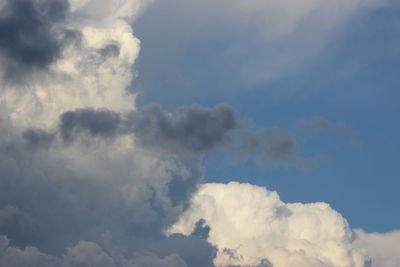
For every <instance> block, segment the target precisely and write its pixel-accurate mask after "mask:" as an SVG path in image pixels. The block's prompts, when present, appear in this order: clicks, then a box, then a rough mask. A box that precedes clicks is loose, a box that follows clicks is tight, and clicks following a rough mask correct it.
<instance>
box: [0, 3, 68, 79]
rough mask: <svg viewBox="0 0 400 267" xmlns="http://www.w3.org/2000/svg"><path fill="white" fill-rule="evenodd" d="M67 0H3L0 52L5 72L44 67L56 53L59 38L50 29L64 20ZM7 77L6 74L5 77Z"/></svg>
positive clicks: (0, 24) (58, 53) (57, 51)
mask: <svg viewBox="0 0 400 267" xmlns="http://www.w3.org/2000/svg"><path fill="white" fill-rule="evenodd" d="M68 9H69V3H68V1H67V0H38V1H33V0H6V1H4V4H3V5H2V8H1V10H0V53H1V54H2V57H3V60H5V61H6V62H7V64H5V65H3V67H5V68H6V72H7V75H11V74H12V76H13V77H14V78H15V79H20V77H18V75H19V74H21V75H22V74H23V72H22V70H26V69H31V68H44V67H46V66H47V65H48V64H50V63H52V62H54V61H55V60H56V59H57V58H58V57H59V56H60V51H61V47H62V40H61V37H60V36H59V34H58V33H57V32H56V31H55V30H54V29H55V25H56V24H57V23H58V22H59V21H61V20H63V19H65V17H66V16H67V12H68ZM6 78H8V79H10V77H6Z"/></svg>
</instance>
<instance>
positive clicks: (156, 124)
mask: <svg viewBox="0 0 400 267" xmlns="http://www.w3.org/2000/svg"><path fill="white" fill-rule="evenodd" d="M130 122H131V123H132V131H133V132H134V133H135V137H136V138H137V139H138V141H139V143H140V144H142V145H145V146H153V147H164V148H165V149H168V150H170V151H182V152H185V151H189V152H191V153H196V152H205V151H208V150H211V149H213V148H214V147H216V146H217V145H218V144H222V143H224V142H227V140H228V136H227V132H229V131H230V130H233V129H235V128H237V127H238V122H237V120H236V117H235V113H234V111H233V110H232V108H231V107H229V106H227V105H217V106H215V107H214V108H211V109H208V108H204V107H201V106H199V105H193V106H189V107H181V108H179V109H178V110H177V113H176V116H175V117H172V116H171V115H170V114H168V113H165V112H162V111H161V109H160V107H159V106H157V105H152V106H147V107H145V108H144V109H143V110H141V112H136V113H135V112H133V113H132V114H131V116H130Z"/></svg>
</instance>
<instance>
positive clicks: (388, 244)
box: [354, 229, 400, 267]
mask: <svg viewBox="0 0 400 267" xmlns="http://www.w3.org/2000/svg"><path fill="white" fill-rule="evenodd" d="M355 233H356V240H355V242H354V246H355V247H358V248H360V249H364V250H365V251H366V252H367V253H368V255H369V256H370V257H371V260H372V266H374V267H397V266H400V253H399V252H400V248H399V244H400V231H394V232H391V233H385V234H379V233H366V232H364V231H363V230H361V229H357V230H355Z"/></svg>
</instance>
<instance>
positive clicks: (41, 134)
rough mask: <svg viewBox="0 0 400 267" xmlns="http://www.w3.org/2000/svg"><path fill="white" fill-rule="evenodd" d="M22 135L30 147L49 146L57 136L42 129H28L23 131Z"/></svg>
mask: <svg viewBox="0 0 400 267" xmlns="http://www.w3.org/2000/svg"><path fill="white" fill-rule="evenodd" d="M22 137H23V139H24V141H25V143H26V145H27V146H28V147H29V148H49V147H50V145H51V144H52V143H53V140H54V138H55V134H54V133H49V132H47V131H45V130H42V129H34V128H31V129H28V130H25V131H24V132H23V133H22Z"/></svg>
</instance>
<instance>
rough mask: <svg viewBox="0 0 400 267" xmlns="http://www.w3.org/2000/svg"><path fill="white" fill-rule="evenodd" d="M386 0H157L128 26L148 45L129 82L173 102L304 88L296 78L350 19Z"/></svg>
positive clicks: (145, 94)
mask: <svg viewBox="0 0 400 267" xmlns="http://www.w3.org/2000/svg"><path fill="white" fill-rule="evenodd" d="M385 2H386V1H377V0H367V1H361V0H348V1H345V0H335V1H323V0H299V1H296V2H293V1H279V0H250V1H241V0H233V1H230V0H222V1H218V3H216V2H215V1H212V0H204V1H201V2H199V1H195V0H187V1H183V0H171V1H159V2H158V3H157V5H153V6H152V7H151V8H149V10H148V12H146V13H145V14H144V15H143V16H142V17H141V18H140V19H139V20H138V21H136V22H135V24H134V26H135V29H136V32H137V34H138V36H140V37H141V39H142V40H143V42H144V43H146V46H145V47H144V48H143V50H142V51H141V56H140V59H139V61H138V66H139V69H140V75H139V77H138V79H137V81H136V82H135V85H137V86H136V87H137V88H136V89H137V90H140V91H141V93H142V94H141V95H139V97H142V98H139V99H143V100H142V101H143V102H145V101H146V100H147V101H159V102H161V103H163V104H164V105H167V104H168V105H173V106H176V105H181V104H182V102H184V101H196V99H202V98H204V96H208V97H209V98H211V99H215V97H218V94H216V93H215V92H216V91H217V92H225V93H226V92H228V94H230V93H231V92H232V91H238V90H241V91H249V90H252V89H255V90H264V91H265V92H264V93H265V94H266V95H267V96H268V98H271V99H275V98H274V97H275V96H276V95H278V96H280V97H281V96H284V97H287V96H291V95H293V94H294V93H298V92H299V91H300V90H301V91H302V92H303V91H304V90H306V89H305V88H304V87H307V90H309V89H310V85H309V84H307V86H302V84H301V82H300V83H299V81H298V80H294V79H295V77H298V75H299V74H302V72H304V71H307V70H309V69H310V68H311V69H312V68H313V66H315V65H317V64H319V63H320V62H321V61H323V60H324V59H325V58H326V53H328V52H329V53H328V54H332V51H333V52H335V49H334V48H333V47H332V46H333V45H332V43H335V44H336V43H338V41H340V40H341V39H342V38H344V36H346V33H349V32H351V31H352V24H351V23H352V22H351V21H354V20H360V19H361V18H364V17H367V16H368V14H370V12H371V11H372V10H375V7H376V6H381V5H384V3H385ZM210 7H212V9H210ZM178 25H186V27H179V26H178ZM159 36H164V38H159ZM327 50H329V51H327ZM193 62H195V64H193ZM154 77H157V79H154ZM300 79H301V78H300ZM281 81H285V84H287V82H288V83H290V86H285V88H283V87H282V86H279V85H280V84H281V83H279V82H281ZM272 83H273V84H274V85H273V86H266V85H272ZM210 84H211V85H212V86H210ZM274 88H276V89H274ZM303 93H304V92H303ZM175 95H179V96H180V97H179V98H176V97H174V96H175ZM265 101H268V100H265Z"/></svg>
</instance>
